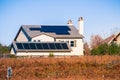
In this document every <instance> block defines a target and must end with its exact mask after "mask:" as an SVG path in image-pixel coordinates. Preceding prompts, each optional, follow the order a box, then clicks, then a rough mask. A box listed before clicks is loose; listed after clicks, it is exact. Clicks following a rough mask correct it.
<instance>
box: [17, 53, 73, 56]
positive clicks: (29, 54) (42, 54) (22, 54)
mask: <svg viewBox="0 0 120 80" xmlns="http://www.w3.org/2000/svg"><path fill="white" fill-rule="evenodd" d="M50 53H51V52H17V54H16V56H49V55H50ZM52 53H53V55H55V56H72V55H71V53H70V52H52Z"/></svg>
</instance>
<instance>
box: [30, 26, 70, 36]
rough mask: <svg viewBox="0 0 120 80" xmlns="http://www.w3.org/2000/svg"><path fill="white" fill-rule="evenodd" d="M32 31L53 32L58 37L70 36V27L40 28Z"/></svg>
mask: <svg viewBox="0 0 120 80" xmlns="http://www.w3.org/2000/svg"><path fill="white" fill-rule="evenodd" d="M30 30H31V31H41V32H49V33H50V32H51V33H55V34H57V35H69V31H70V28H69V26H43V25H42V26H40V28H32V27H31V28H30Z"/></svg>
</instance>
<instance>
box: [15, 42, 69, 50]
mask: <svg viewBox="0 0 120 80" xmlns="http://www.w3.org/2000/svg"><path fill="white" fill-rule="evenodd" d="M16 45H17V48H18V49H22V50H62V49H66V50H67V49H69V48H68V46H67V43H35V42H33V43H16Z"/></svg>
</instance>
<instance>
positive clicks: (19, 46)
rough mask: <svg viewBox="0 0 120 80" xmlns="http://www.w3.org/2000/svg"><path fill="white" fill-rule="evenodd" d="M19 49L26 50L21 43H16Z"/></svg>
mask: <svg viewBox="0 0 120 80" xmlns="http://www.w3.org/2000/svg"><path fill="white" fill-rule="evenodd" d="M16 45H17V48H18V49H24V48H23V46H22V44H21V43H16Z"/></svg>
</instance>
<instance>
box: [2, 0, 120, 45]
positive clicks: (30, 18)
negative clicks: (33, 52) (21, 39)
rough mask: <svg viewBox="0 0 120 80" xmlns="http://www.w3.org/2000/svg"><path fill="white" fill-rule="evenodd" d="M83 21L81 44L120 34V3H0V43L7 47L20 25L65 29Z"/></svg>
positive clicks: (70, 0)
mask: <svg viewBox="0 0 120 80" xmlns="http://www.w3.org/2000/svg"><path fill="white" fill-rule="evenodd" d="M81 16H82V17H83V18H84V37H85V38H84V41H87V42H90V37H91V35H95V34H99V35H101V36H102V37H103V38H106V37H108V36H109V35H111V34H113V33H117V32H120V0H0V43H2V44H3V45H10V44H11V43H12V41H13V40H14V38H15V36H16V34H17V32H18V30H19V28H20V26H21V25H41V24H43V25H67V21H68V20H70V19H71V20H72V21H73V24H74V25H75V26H76V28H78V18H79V17H81Z"/></svg>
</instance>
